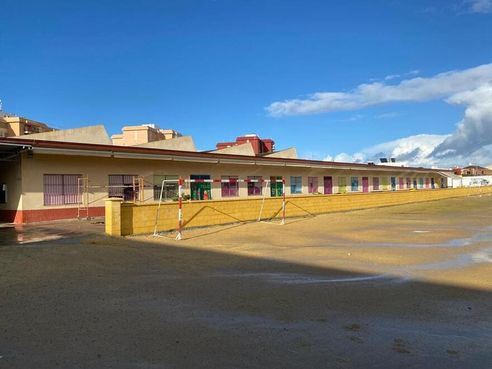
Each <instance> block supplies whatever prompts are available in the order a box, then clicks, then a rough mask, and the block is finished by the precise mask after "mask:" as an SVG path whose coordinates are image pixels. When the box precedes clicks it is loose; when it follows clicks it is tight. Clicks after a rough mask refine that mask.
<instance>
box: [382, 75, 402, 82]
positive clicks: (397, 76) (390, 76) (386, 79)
mask: <svg viewBox="0 0 492 369" xmlns="http://www.w3.org/2000/svg"><path fill="white" fill-rule="evenodd" d="M400 77H401V76H400V75H399V74H390V75H389V76H386V77H384V80H385V81H391V80H392V79H395V78H400Z"/></svg>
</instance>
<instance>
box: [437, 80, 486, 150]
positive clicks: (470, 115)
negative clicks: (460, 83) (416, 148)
mask: <svg viewBox="0 0 492 369" xmlns="http://www.w3.org/2000/svg"><path fill="white" fill-rule="evenodd" d="M447 101H448V102H449V103H450V104H459V105H465V106H466V110H465V115H464V117H463V119H462V120H461V122H459V123H458V126H457V129H456V131H455V132H454V133H453V134H452V135H451V136H450V137H448V138H447V139H446V140H445V141H444V142H443V143H441V144H440V145H439V146H438V147H436V149H435V150H434V152H433V153H432V155H433V156H436V157H442V158H445V157H450V156H461V157H466V156H468V155H471V154H473V153H474V152H475V151H477V149H480V148H482V147H484V146H487V145H490V144H492V83H490V84H486V85H483V86H481V87H479V88H477V89H475V90H472V91H465V92H461V93H458V94H455V95H453V96H451V97H450V98H449V99H448V100H447Z"/></svg>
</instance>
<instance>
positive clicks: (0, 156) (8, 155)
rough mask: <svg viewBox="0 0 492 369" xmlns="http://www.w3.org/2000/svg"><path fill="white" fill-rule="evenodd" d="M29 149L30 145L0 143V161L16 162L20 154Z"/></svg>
mask: <svg viewBox="0 0 492 369" xmlns="http://www.w3.org/2000/svg"><path fill="white" fill-rule="evenodd" d="M31 149H32V146H31V145H26V144H15V143H5V142H0V161H13V160H16V159H17V157H18V156H19V154H20V153H21V152H23V151H26V150H31Z"/></svg>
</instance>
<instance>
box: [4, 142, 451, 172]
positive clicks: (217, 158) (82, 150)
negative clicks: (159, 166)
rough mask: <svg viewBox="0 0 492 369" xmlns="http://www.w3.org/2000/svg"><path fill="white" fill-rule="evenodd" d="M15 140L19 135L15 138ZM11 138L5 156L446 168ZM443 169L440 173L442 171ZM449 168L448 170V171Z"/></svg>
mask: <svg viewBox="0 0 492 369" xmlns="http://www.w3.org/2000/svg"><path fill="white" fill-rule="evenodd" d="M17 140H19V139H17ZM17 140H14V139H8V138H7V139H5V138H4V139H0V145H1V147H3V149H2V150H3V152H4V153H6V154H5V156H7V154H8V156H10V155H14V157H15V155H17V154H18V153H19V152H20V151H23V150H30V152H32V153H33V154H34V155H36V154H44V155H67V156H82V157H83V156H86V157H106V158H115V159H137V160H156V161H160V160H169V161H177V162H195V163H196V162H200V163H211V164H230V165H245V166H252V165H254V166H273V167H297V168H304V169H323V170H326V169H328V170H344V171H357V172H360V171H362V172H375V171H377V172H388V173H389V172H391V173H395V172H396V173H398V172H400V173H401V174H402V175H403V174H407V175H409V174H411V173H435V174H438V173H439V174H441V175H444V173H445V172H447V170H443V169H434V168H432V169H431V168H421V167H419V168H415V167H397V166H384V165H368V164H361V163H340V162H331V161H321V160H306V159H291V158H274V157H262V156H259V157H251V156H244V155H234V154H216V153H209V152H196V151H178V150H168V149H159V148H147V147H134V146H116V145H101V144H81V143H70V142H54V141H40V140H28V139H23V141H22V142H18V143H17V142H16V141H17ZM443 172H444V173H443ZM449 172H451V171H449Z"/></svg>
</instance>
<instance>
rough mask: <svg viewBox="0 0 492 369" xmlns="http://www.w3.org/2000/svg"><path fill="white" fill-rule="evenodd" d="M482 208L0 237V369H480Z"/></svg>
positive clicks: (471, 202)
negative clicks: (180, 234) (138, 232)
mask: <svg viewBox="0 0 492 369" xmlns="http://www.w3.org/2000/svg"><path fill="white" fill-rule="evenodd" d="M491 210H492V197H482V198H478V197H476V198H467V199H459V200H446V201H439V202H434V203H428V204H416V205H410V206H398V207H391V208H386V209H378V210H365V211H360V212H352V213H345V214H331V215H326V216H318V217H316V218H310V219H296V220H289V222H288V224H287V225H286V226H277V225H273V224H266V223H261V224H246V225H240V226H237V225H235V226H226V227H217V228H208V229H197V230H191V231H187V232H185V233H184V236H185V239H184V240H183V241H180V242H177V241H174V240H172V236H173V235H172V234H166V235H162V237H158V238H154V237H130V238H127V239H112V238H107V237H105V236H104V235H102V228H103V226H102V225H101V224H91V222H70V223H57V224H42V225H37V226H35V227H24V228H22V229H17V230H16V229H12V228H10V229H8V230H6V229H0V245H1V246H0V368H55V367H60V368H446V369H452V368H484V369H485V368H490V367H491V365H490V363H491V362H492V309H491V306H492V292H491V291H492V269H491V267H492V264H491V255H490V249H491V248H492V243H491V239H492V237H491V233H492V229H491V225H492V211H491ZM95 223H97V222H95ZM19 235H21V237H20V238H19ZM52 236H57V239H49V237H52ZM43 237H48V239H46V238H44V241H43V240H41V239H42V238H43Z"/></svg>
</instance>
